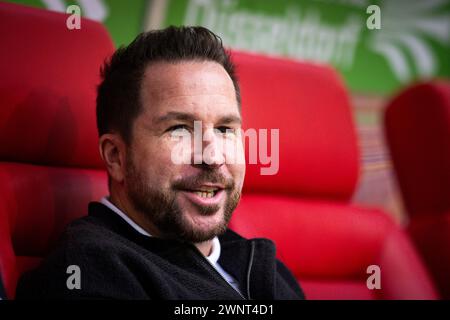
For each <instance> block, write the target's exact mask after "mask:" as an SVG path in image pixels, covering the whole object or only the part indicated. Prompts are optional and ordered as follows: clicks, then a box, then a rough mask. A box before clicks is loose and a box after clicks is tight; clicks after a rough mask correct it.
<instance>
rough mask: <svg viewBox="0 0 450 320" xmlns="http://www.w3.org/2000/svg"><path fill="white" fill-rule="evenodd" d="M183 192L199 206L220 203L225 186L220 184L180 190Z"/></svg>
mask: <svg viewBox="0 0 450 320" xmlns="http://www.w3.org/2000/svg"><path fill="white" fill-rule="evenodd" d="M180 191H181V193H182V194H183V195H184V196H186V198H188V200H189V201H191V202H193V203H194V204H196V205H198V206H211V205H218V204H220V202H221V201H222V198H223V196H224V193H225V192H224V188H223V187H219V186H217V187H216V186H199V187H194V188H189V189H182V190H180Z"/></svg>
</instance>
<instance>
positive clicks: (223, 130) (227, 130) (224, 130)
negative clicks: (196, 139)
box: [215, 126, 235, 134]
mask: <svg viewBox="0 0 450 320" xmlns="http://www.w3.org/2000/svg"><path fill="white" fill-rule="evenodd" d="M215 130H217V131H218V132H220V133H222V134H226V133H228V134H232V133H234V132H235V130H234V129H233V128H230V127H226V126H222V127H217V128H216V129H215Z"/></svg>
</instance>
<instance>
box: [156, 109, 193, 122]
mask: <svg viewBox="0 0 450 320" xmlns="http://www.w3.org/2000/svg"><path fill="white" fill-rule="evenodd" d="M169 120H180V121H191V122H193V121H195V120H196V118H195V117H194V116H193V115H192V114H190V113H186V112H177V111H170V112H167V113H166V114H165V115H163V116H160V117H158V118H156V119H155V123H156V124H160V123H162V122H166V121H169Z"/></svg>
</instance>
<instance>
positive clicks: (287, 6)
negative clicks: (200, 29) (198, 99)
mask: <svg viewBox="0 0 450 320" xmlns="http://www.w3.org/2000/svg"><path fill="white" fill-rule="evenodd" d="M167 1H168V5H167V7H166V11H165V12H166V13H165V20H164V25H165V26H168V25H202V26H205V27H208V28H210V29H211V30H213V31H214V32H216V33H218V34H219V35H220V36H221V37H222V38H223V41H224V43H225V44H226V45H228V46H230V47H232V48H236V49H241V50H246V51H253V52H260V53H265V54H269V55H276V56H286V57H290V58H294V59H298V60H308V61H316V62H319V63H328V64H332V65H333V66H334V67H336V68H337V69H338V70H339V71H340V72H341V74H342V75H343V77H344V79H345V80H346V82H347V85H348V86H349V87H350V88H351V89H352V90H353V91H357V92H366V93H378V94H388V93H391V92H392V91H393V90H396V89H398V88H399V87H401V86H404V85H406V84H408V83H410V82H412V81H414V80H417V79H421V78H430V77H436V76H440V77H450V62H449V61H450V54H449V53H450V0H378V1H367V0H340V1H339V0H228V1H217V0H211V1H209V0H167ZM373 4H375V5H378V7H379V8H380V15H379V18H380V19H379V20H380V29H373V30H371V29H369V28H368V27H367V20H368V19H370V18H371V16H372V14H370V13H367V8H368V7H369V6H370V5H373ZM369 12H370V11H369ZM374 18H376V17H373V16H372V18H371V19H374Z"/></svg>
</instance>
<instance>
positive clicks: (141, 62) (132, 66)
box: [97, 26, 241, 144]
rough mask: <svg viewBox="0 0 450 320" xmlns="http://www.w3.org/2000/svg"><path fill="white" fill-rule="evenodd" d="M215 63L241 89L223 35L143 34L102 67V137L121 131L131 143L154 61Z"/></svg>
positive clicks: (185, 30) (171, 30)
mask: <svg viewBox="0 0 450 320" xmlns="http://www.w3.org/2000/svg"><path fill="white" fill-rule="evenodd" d="M192 60H194V61H196V60H198V61H214V62H217V63H219V64H220V65H222V66H223V68H224V69H225V70H226V72H227V73H228V75H229V76H230V78H231V80H232V81H233V85H234V88H235V91H236V99H237V103H238V106H239V108H240V104H241V99H240V89H239V83H238V80H237V76H236V74H235V67H234V65H233V63H232V61H231V58H230V55H229V52H227V51H226V50H225V49H224V47H223V45H222V40H221V38H220V37H219V36H217V35H216V34H214V33H213V32H211V31H210V30H208V29H206V28H204V27H185V26H183V27H174V26H170V27H168V28H166V29H162V30H152V31H148V32H143V33H141V34H139V35H138V36H137V37H136V39H134V41H133V42H131V43H130V44H129V45H128V46H126V47H120V48H119V49H118V50H117V51H116V52H115V53H114V54H113V55H112V57H111V58H110V59H109V60H108V61H106V62H105V63H104V65H103V66H102V68H101V76H102V81H101V83H100V85H99V86H98V89H97V128H98V133H99V135H100V136H101V135H103V134H105V133H109V132H114V131H115V132H118V133H119V134H120V135H121V136H122V138H123V139H124V141H125V142H126V143H127V144H130V143H131V139H132V137H131V133H132V124H133V121H134V120H135V118H136V117H137V116H138V115H139V114H140V112H141V110H142V108H141V101H140V89H141V83H142V79H143V76H144V71H145V68H146V67H147V66H148V65H149V64H150V63H154V62H180V61H192Z"/></svg>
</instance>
